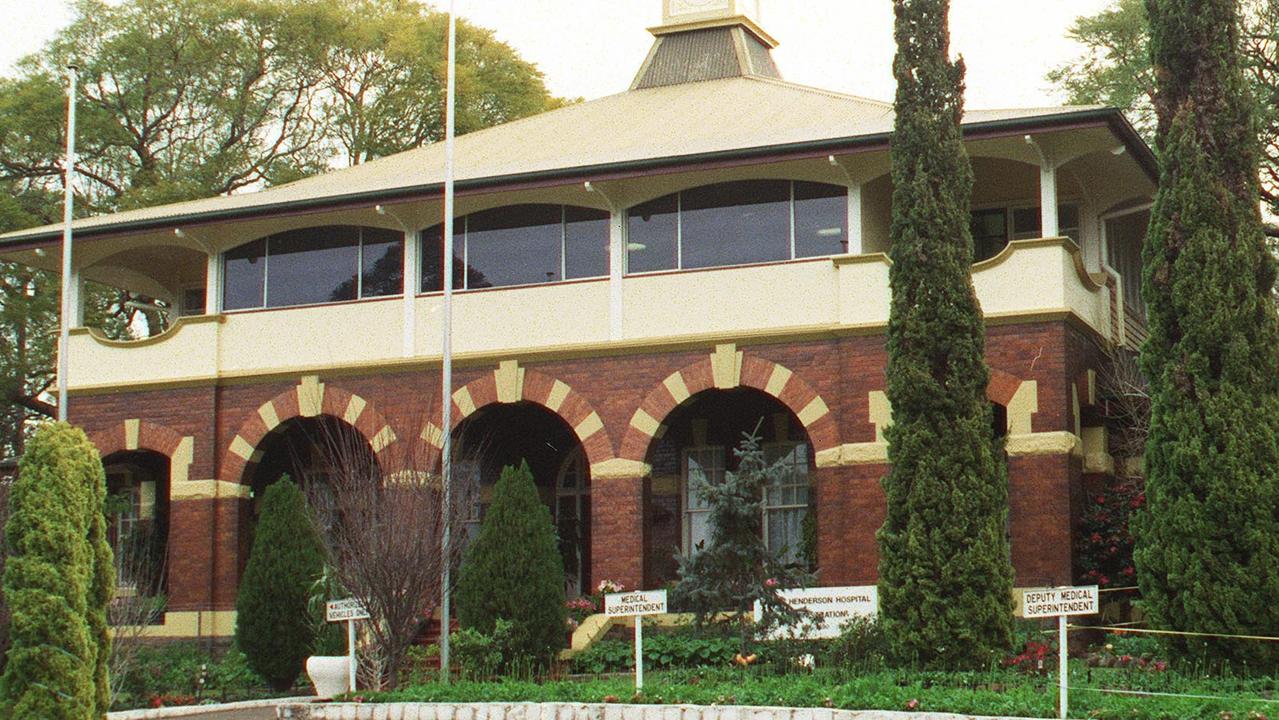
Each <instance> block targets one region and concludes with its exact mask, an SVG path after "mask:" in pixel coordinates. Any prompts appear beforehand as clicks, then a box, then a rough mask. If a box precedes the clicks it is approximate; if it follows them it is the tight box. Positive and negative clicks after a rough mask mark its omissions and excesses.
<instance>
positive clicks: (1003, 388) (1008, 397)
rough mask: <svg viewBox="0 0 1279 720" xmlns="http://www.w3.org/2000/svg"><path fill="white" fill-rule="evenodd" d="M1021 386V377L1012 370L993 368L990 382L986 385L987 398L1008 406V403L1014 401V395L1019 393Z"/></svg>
mask: <svg viewBox="0 0 1279 720" xmlns="http://www.w3.org/2000/svg"><path fill="white" fill-rule="evenodd" d="M1020 387H1021V378H1019V377H1017V376H1016V375H1013V374H1012V373H1010V372H1007V371H1004V370H999V369H996V368H991V369H990V383H989V384H988V385H986V399H988V400H990V401H991V402H993V403H999V404H1000V405H1003V406H1004V407H1008V403H1009V402H1011V401H1012V399H1013V395H1016V394H1017V390H1018V388H1020Z"/></svg>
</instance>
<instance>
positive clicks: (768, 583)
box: [764, 578, 777, 588]
mask: <svg viewBox="0 0 1279 720" xmlns="http://www.w3.org/2000/svg"><path fill="white" fill-rule="evenodd" d="M764 587H766V588H775V587H777V578H769V579H767V580H765V581H764Z"/></svg>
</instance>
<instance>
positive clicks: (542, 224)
mask: <svg viewBox="0 0 1279 720" xmlns="http://www.w3.org/2000/svg"><path fill="white" fill-rule="evenodd" d="M608 220H609V215H608V213H607V212H606V211H604V210H595V209H593V208H584V207H574V206H570V205H508V206H505V207H499V208H493V209H492V210H484V211H482V212H477V213H472V214H470V215H466V216H464V217H461V218H458V219H457V222H456V223H454V231H453V254H454V265H453V268H454V271H453V286H454V287H455V288H457V289H459V290H474V289H477V288H486V287H503V286H508V285H533V284H537V283H546V282H555V281H558V280H566V279H567V280H573V279H578V278H592V277H605V276H607V275H608V234H609V233H608ZM443 278H444V226H443V225H436V226H434V227H431V228H428V229H426V230H424V231H422V291H423V292H435V291H439V290H443V289H444V280H443Z"/></svg>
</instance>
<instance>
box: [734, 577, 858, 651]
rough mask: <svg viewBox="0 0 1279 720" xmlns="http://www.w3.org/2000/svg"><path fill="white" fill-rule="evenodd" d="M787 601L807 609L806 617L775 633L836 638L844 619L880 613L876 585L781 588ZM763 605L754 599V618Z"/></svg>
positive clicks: (808, 637)
mask: <svg viewBox="0 0 1279 720" xmlns="http://www.w3.org/2000/svg"><path fill="white" fill-rule="evenodd" d="M778 595H779V596H780V597H781V598H782V600H785V601H786V604H787V605H790V606H791V607H793V608H795V609H796V610H801V611H805V610H806V611H808V613H810V615H809V617H807V618H805V619H803V620H801V621H800V622H799V625H798V626H786V627H781V628H778V629H777V631H775V632H774V633H773V635H774V636H775V637H801V638H804V639H807V640H818V639H822V640H824V639H828V638H837V637H839V633H840V631H841V630H843V627H844V623H846V622H848V621H849V620H851V619H853V618H855V617H864V618H873V617H875V616H876V615H877V614H878V613H879V588H878V587H876V586H875V585H865V586H860V587H819V588H804V589H801V590H783V591H781V592H779V593H778ZM763 614H764V613H763V608H762V607H760V604H759V602H756V603H755V622H759V621H760V620H761V619H762V618H763Z"/></svg>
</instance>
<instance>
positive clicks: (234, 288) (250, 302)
mask: <svg viewBox="0 0 1279 720" xmlns="http://www.w3.org/2000/svg"><path fill="white" fill-rule="evenodd" d="M222 260H223V271H222V307H223V309H225V310H243V309H244V308H256V307H262V289H263V287H264V286H263V281H264V280H265V279H266V239H265V238H264V239H261V240H254V241H253V242H251V243H248V244H245V245H241V246H240V247H238V248H235V249H233V250H228V251H226V252H225V253H223V255H222Z"/></svg>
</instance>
